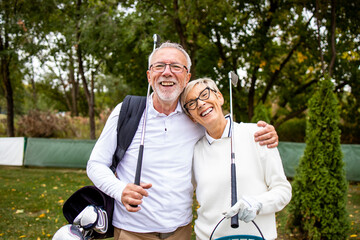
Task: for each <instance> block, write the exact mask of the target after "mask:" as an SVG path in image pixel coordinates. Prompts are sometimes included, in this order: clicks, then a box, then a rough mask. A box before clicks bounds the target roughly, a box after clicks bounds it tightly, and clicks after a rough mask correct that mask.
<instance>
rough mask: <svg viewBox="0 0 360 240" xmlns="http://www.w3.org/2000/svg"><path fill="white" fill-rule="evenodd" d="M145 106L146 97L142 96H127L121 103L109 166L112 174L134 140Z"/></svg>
mask: <svg viewBox="0 0 360 240" xmlns="http://www.w3.org/2000/svg"><path fill="white" fill-rule="evenodd" d="M145 106H146V97H142V96H132V95H127V96H126V97H125V98H124V101H123V102H122V105H121V109H120V114H119V120H118V126H117V146H116V150H115V153H114V155H113V160H112V164H111V166H110V169H111V170H112V171H113V172H114V173H115V171H116V167H117V165H118V164H119V162H120V161H121V159H122V158H123V157H124V155H125V152H126V150H127V149H128V147H129V146H130V144H131V142H132V139H133V138H134V135H135V133H136V130H137V129H138V126H139V122H140V119H141V116H142V115H143V112H144V109H145Z"/></svg>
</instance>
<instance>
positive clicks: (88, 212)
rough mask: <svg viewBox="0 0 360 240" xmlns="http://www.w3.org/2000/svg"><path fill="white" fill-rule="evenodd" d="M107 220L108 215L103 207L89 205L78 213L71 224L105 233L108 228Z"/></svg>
mask: <svg viewBox="0 0 360 240" xmlns="http://www.w3.org/2000/svg"><path fill="white" fill-rule="evenodd" d="M108 222H109V221H108V215H107V213H106V211H105V210H104V209H102V208H100V207H97V206H94V205H89V206H87V207H86V208H84V210H82V211H81V212H80V213H79V215H78V216H77V217H76V218H75V219H74V222H73V224H74V225H76V226H79V227H81V228H83V229H84V230H91V229H93V230H94V231H96V232H98V233H100V234H105V233H106V232H107V230H108Z"/></svg>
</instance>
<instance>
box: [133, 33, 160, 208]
mask: <svg viewBox="0 0 360 240" xmlns="http://www.w3.org/2000/svg"><path fill="white" fill-rule="evenodd" d="M153 39H154V47H153V50H155V48H156V45H157V42H158V39H159V38H158V35H157V34H154V35H153ZM150 88H151V85H150V83H149V84H148V89H147V93H146V105H145V110H144V120H143V125H142V130H141V140H140V146H139V155H138V161H137V165H136V172H135V180H134V184H136V185H140V177H141V168H142V161H143V156H144V141H145V129H146V119H147V110H148V105H149V104H148V103H149V95H150ZM130 206H131V207H137V206H138V205H130Z"/></svg>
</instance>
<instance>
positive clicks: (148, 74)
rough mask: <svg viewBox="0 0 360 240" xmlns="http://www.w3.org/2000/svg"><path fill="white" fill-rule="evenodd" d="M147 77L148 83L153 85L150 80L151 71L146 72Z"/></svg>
mask: <svg viewBox="0 0 360 240" xmlns="http://www.w3.org/2000/svg"><path fill="white" fill-rule="evenodd" d="M146 76H147V79H148V83H150V84H151V78H150V71H149V70H147V71H146Z"/></svg>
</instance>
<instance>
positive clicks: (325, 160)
mask: <svg viewBox="0 0 360 240" xmlns="http://www.w3.org/2000/svg"><path fill="white" fill-rule="evenodd" d="M335 14H336V1H335V0H332V1H331V27H330V29H331V31H330V34H329V35H330V36H331V37H330V39H331V40H330V42H331V44H330V48H331V51H330V52H331V56H332V57H331V60H330V64H329V65H328V73H329V75H327V74H325V64H324V57H323V54H322V48H321V37H320V31H319V29H320V23H319V1H318V0H316V15H317V19H318V23H317V26H318V36H319V38H318V41H319V42H318V43H319V53H320V58H321V65H322V71H323V72H324V75H325V77H324V78H323V79H322V80H321V81H320V83H319V88H318V90H317V91H316V93H315V94H314V96H313V97H312V98H311V99H310V101H309V114H308V120H307V128H306V148H305V152H304V156H303V157H302V158H301V159H300V164H299V166H298V169H297V173H296V175H295V178H294V182H293V201H292V202H291V204H290V213H291V215H290V218H289V226H290V229H291V230H292V231H293V232H295V233H298V234H299V237H301V239H346V238H347V236H348V232H349V230H350V221H349V219H348V213H347V210H346V198H347V181H346V176H345V169H344V162H343V160H342V157H343V156H342V152H341V145H340V129H339V127H338V125H339V119H340V115H339V112H338V106H339V105H338V101H337V99H336V96H335V94H334V92H333V91H334V90H333V89H334V85H333V83H332V82H331V77H330V76H331V75H332V74H333V69H334V64H335V59H336V44H335V25H336V19H335Z"/></svg>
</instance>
